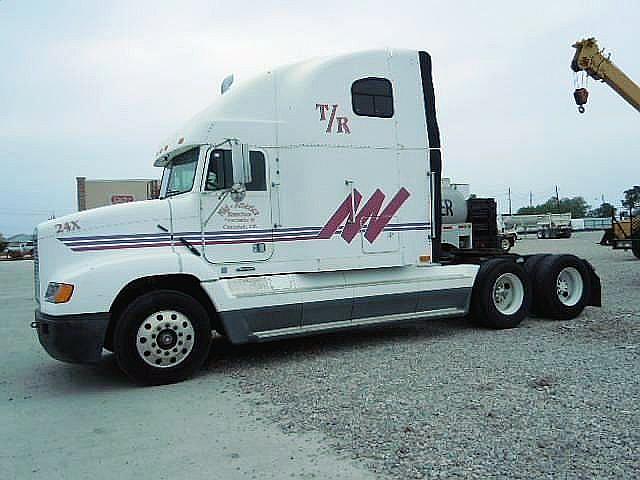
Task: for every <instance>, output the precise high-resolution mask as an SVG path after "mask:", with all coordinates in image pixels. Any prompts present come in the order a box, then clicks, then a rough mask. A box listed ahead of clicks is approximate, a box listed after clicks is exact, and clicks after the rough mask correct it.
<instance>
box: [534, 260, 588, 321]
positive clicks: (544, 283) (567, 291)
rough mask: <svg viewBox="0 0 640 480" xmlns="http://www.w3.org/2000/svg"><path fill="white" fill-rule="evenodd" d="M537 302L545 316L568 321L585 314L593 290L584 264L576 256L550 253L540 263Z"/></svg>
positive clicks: (536, 293) (536, 282)
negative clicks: (583, 312)
mask: <svg viewBox="0 0 640 480" xmlns="http://www.w3.org/2000/svg"><path fill="white" fill-rule="evenodd" d="M533 278H534V282H533V283H534V284H535V285H536V289H535V290H536V291H535V295H536V296H535V298H534V303H535V304H536V308H538V309H539V310H540V314H541V315H542V316H545V317H548V318H552V319H554V320H569V319H572V318H575V317H577V316H578V315H580V314H581V313H582V311H583V310H584V307H585V306H586V304H587V301H588V299H589V295H590V292H591V277H590V275H589V271H588V269H587V266H586V265H585V263H584V262H583V261H582V260H580V259H579V258H578V257H576V256H574V255H549V256H548V257H546V258H544V259H542V260H541V261H540V263H539V264H538V266H537V271H536V273H535V277H533Z"/></svg>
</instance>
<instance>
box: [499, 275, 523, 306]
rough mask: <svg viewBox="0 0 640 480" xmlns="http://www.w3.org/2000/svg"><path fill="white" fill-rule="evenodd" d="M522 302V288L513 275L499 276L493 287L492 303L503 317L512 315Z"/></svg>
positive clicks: (518, 280) (520, 282) (519, 281)
mask: <svg viewBox="0 0 640 480" xmlns="http://www.w3.org/2000/svg"><path fill="white" fill-rule="evenodd" d="M523 301H524V286H523V284H522V281H521V280H520V279H519V278H518V277H517V276H516V275H514V274H513V273H504V274H502V275H500V276H499V277H498V278H497V279H496V281H495V283H494V285H493V303H494V305H495V307H496V309H497V310H498V311H499V312H500V313H502V314H503V315H513V314H514V313H516V312H517V311H518V310H519V309H520V307H521V306H522V302H523Z"/></svg>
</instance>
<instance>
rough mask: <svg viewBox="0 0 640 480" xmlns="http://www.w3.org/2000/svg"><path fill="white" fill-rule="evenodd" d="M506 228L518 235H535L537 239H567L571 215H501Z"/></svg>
mask: <svg viewBox="0 0 640 480" xmlns="http://www.w3.org/2000/svg"><path fill="white" fill-rule="evenodd" d="M502 222H503V223H504V225H505V227H506V228H510V229H511V228H512V229H515V230H516V231H517V232H518V233H535V234H536V235H537V236H538V238H569V237H570V236H571V213H570V212H568V213H540V214H520V215H502Z"/></svg>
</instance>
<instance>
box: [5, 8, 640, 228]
mask: <svg viewBox="0 0 640 480" xmlns="http://www.w3.org/2000/svg"><path fill="white" fill-rule="evenodd" d="M639 20H640V2H633V1H628V2H613V1H610V2H596V1H588V2H585V1H583V2H569V1H562V2H558V1H554V2H544V1H539V2H516V1H504V2H497V1H485V2H462V1H456V2H444V1H443V2H431V1H425V0H420V1H415V2H402V1H399V0H394V1H388V0H386V1H381V2H376V1H367V2H364V1H363V2H358V1H348V0H342V1H327V0H325V1H322V2H317V1H316V2H304V1H297V2H272V1H269V0H263V1H260V2H242V1H238V0H233V1H226V2H217V1H185V0H182V1H174V2H165V1H158V0H155V1H149V2H145V1H140V0H136V1H95V2H92V1H83V2H80V1H64V0H52V1H48V2H44V1H41V2H40V1H18V0H0V59H1V61H2V67H1V68H0V166H1V167H2V173H1V174H0V232H3V233H5V234H13V233H18V232H31V231H32V229H33V227H34V225H35V224H36V223H38V222H40V221H42V220H46V218H47V217H48V215H49V214H50V213H51V212H55V214H56V215H57V216H60V215H63V214H66V213H71V212H73V211H75V209H76V200H75V177H76V176H86V177H88V178H153V177H159V176H160V171H159V170H157V169H155V168H154V167H152V162H153V153H154V152H155V150H156V147H157V146H158V144H159V143H160V142H161V141H163V140H164V138H165V137H166V136H167V135H169V134H171V133H172V132H174V131H175V130H177V129H178V128H179V126H180V125H181V124H182V123H183V122H184V121H186V120H188V119H189V118H190V117H191V116H192V115H194V114H195V113H197V112H198V111H199V110H201V109H203V108H204V107H205V106H206V105H207V104H208V103H210V102H211V101H212V100H213V99H215V97H216V96H217V95H218V92H219V85H220V82H221V80H222V79H223V78H224V77H225V76H226V75H228V74H229V73H232V72H233V73H235V74H236V79H237V80H241V79H242V78H246V77H247V76H248V75H250V74H252V73H257V72H260V71H263V70H266V69H268V68H270V67H272V66H276V65H279V64H282V63H289V62H292V61H296V60H302V59H305V58H307V57H312V56H318V55H331V54H334V53H341V52H347V51H354V50H363V49H370V48H376V47H406V48H414V49H424V50H427V51H429V52H430V53H431V55H432V57H433V62H434V75H435V82H436V95H437V97H436V98H437V104H438V113H439V120H440V127H441V132H442V136H443V145H444V160H445V164H444V170H445V175H447V176H450V177H452V178H453V180H454V181H455V182H458V183H470V184H471V187H472V191H473V192H475V193H476V194H478V195H479V196H495V197H496V198H497V199H498V200H499V202H500V206H501V208H502V210H503V211H504V210H505V209H506V208H507V205H506V192H507V188H509V187H511V190H512V192H513V197H512V198H513V205H514V210H515V208H517V207H519V206H522V205H524V204H527V203H528V201H529V192H530V191H531V192H533V201H534V203H536V202H542V201H544V200H546V199H547V198H548V197H549V196H550V195H552V194H553V192H554V188H555V185H558V188H559V190H560V195H561V196H574V195H583V196H584V197H585V198H586V200H587V201H588V202H589V203H591V204H593V205H595V204H597V203H599V202H600V197H601V195H604V197H605V199H606V200H607V201H610V202H612V203H615V204H616V205H619V201H620V199H621V198H622V191H623V190H624V189H625V188H628V187H629V186H630V185H632V184H634V183H635V184H638V183H640V161H638V158H639V156H640V155H639V154H640V138H639V136H638V130H639V127H640V116H638V112H636V111H635V110H634V109H633V108H632V107H630V106H629V105H627V104H626V103H625V102H624V101H623V100H622V99H621V98H620V97H618V96H617V95H616V94H615V93H614V92H613V91H612V90H611V89H610V88H609V87H607V86H606V85H603V84H598V83H596V82H594V81H591V82H590V83H589V90H590V92H591V96H590V99H589V104H588V105H587V113H586V114H585V115H579V114H578V113H577V111H576V107H575V105H574V103H573V99H572V91H573V88H574V85H573V76H572V73H571V72H570V70H569V63H570V59H571V57H572V54H573V49H572V48H571V44H572V43H573V42H574V41H575V40H577V39H579V38H582V37H585V36H595V37H597V38H598V39H599V41H600V43H601V45H602V46H604V47H607V49H609V50H610V51H611V52H612V58H613V59H614V61H615V62H616V63H617V64H618V65H619V66H621V67H622V68H623V69H624V70H625V71H626V72H627V74H629V75H630V76H631V77H632V78H635V79H636V80H638V81H640V55H638V51H637V50H634V47H635V46H636V45H638V35H640V34H639V33H638V30H637V25H638V23H639Z"/></svg>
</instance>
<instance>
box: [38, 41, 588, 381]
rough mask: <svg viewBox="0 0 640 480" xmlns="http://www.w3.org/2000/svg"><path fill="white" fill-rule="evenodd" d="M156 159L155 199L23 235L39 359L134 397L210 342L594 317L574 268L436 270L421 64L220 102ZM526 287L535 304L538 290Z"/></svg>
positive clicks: (365, 59) (518, 260)
mask: <svg viewBox="0 0 640 480" xmlns="http://www.w3.org/2000/svg"><path fill="white" fill-rule="evenodd" d="M226 87H227V89H226V92H225V93H224V94H223V95H222V96H221V97H220V98H218V99H217V101H216V102H215V103H214V104H213V105H212V106H211V107H209V108H208V109H206V110H204V111H203V112H202V113H200V114H199V115H197V116H196V117H195V118H194V119H193V120H191V121H190V122H189V123H187V124H186V125H184V126H183V127H182V128H181V129H180V130H179V131H178V132H177V133H176V134H175V135H173V136H171V137H170V138H169V139H168V140H167V141H166V142H164V143H162V144H161V146H160V148H159V149H158V151H157V154H156V156H155V165H156V166H158V167H161V168H163V169H164V173H163V176H162V183H161V192H160V198H159V199H155V200H147V201H141V202H132V203H125V204H121V205H114V206H108V207H102V208H97V209H92V210H87V211H84V212H78V213H76V214H72V215H69V216H67V217H62V218H58V219H55V220H52V221H49V222H45V223H43V224H40V225H39V226H38V227H37V229H36V232H35V234H36V235H35V236H36V240H37V242H36V246H37V248H36V258H35V262H34V268H35V272H34V273H35V280H36V281H35V297H36V301H37V309H36V313H35V321H34V322H33V327H34V328H36V329H37V332H38V337H39V339H40V342H41V344H42V345H43V347H44V348H45V349H46V350H47V352H49V354H51V355H52V356H53V357H55V358H58V359H60V360H64V361H70V362H96V361H98V360H99V359H100V358H101V355H102V350H103V348H106V349H107V350H111V351H113V352H114V353H115V357H116V359H117V362H118V364H119V365H120V367H121V368H122V370H124V371H125V372H126V373H127V374H128V375H129V376H131V377H132V378H133V379H134V380H135V381H137V382H140V383H145V384H162V383H169V382H174V381H179V380H182V379H184V378H186V377H188V376H189V375H191V374H193V373H194V372H195V371H196V370H197V369H198V368H199V367H200V366H201V365H202V364H203V362H204V361H205V359H206V358H207V355H208V352H209V349H210V345H211V336H212V331H213V330H215V331H217V332H219V333H220V334H222V335H224V336H226V337H227V338H228V340H229V341H230V342H231V343H233V344H241V343H247V342H263V341H270V340H276V339H280V338H290V337H295V336H300V335H309V334H315V333H320V332H328V331H346V330H348V329H353V328H362V327H371V326H380V325H395V324H398V323H400V322H407V321H412V322H415V321H425V320H428V319H432V318H449V317H459V316H463V315H467V314H470V317H471V318H472V319H473V320H474V321H475V322H476V323H478V324H480V325H483V326H486V327H490V328H511V327H515V326H517V325H518V324H519V323H520V322H521V321H522V320H523V318H524V317H525V316H526V315H527V314H528V312H529V310H530V308H531V307H533V308H535V309H536V311H537V312H538V313H539V314H540V315H543V316H547V317H550V318H564V319H567V318H573V317H575V316H577V315H579V314H580V313H581V312H582V310H583V309H584V308H585V306H587V305H596V306H598V305H600V280H599V278H598V276H597V275H596V273H595V271H594V269H593V267H592V266H591V265H590V264H589V263H588V262H587V261H585V260H583V259H579V258H577V257H575V256H572V255H534V256H529V257H527V256H519V255H501V256H488V255H479V256H473V255H470V256H460V255H455V254H453V255H448V256H445V255H443V248H442V247H443V246H442V238H441V227H442V209H441V207H442V202H441V193H442V192H441V168H442V165H441V148H442V147H441V144H440V134H439V129H438V123H437V119H436V108H435V95H434V88H433V79H432V69H431V57H430V56H429V55H428V54H427V53H426V52H423V51H421V52H417V51H410V50H376V51H369V52H362V53H355V54H349V55H341V56H335V57H330V58H321V59H314V60H310V61H306V62H301V63H297V64H293V65H288V66H284V67H280V68H276V69H273V70H271V71H269V72H267V73H265V74H263V75H260V76H257V77H256V78H254V79H253V80H250V81H247V82H244V83H238V84H236V85H231V86H230V87H229V85H228V84H227V85H226ZM534 287H535V288H534Z"/></svg>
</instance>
